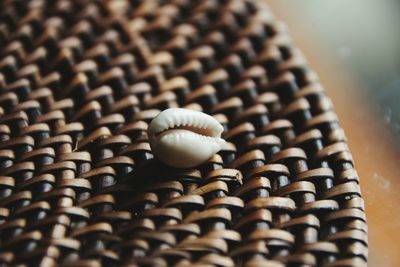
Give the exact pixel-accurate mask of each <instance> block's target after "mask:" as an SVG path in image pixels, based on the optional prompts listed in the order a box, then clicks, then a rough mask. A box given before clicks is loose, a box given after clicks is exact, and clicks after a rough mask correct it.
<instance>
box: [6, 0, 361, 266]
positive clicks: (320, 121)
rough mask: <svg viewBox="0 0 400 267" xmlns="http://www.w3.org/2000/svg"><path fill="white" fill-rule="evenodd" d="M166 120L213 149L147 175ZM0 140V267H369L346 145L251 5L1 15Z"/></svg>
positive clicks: (26, 6) (154, 167)
mask: <svg viewBox="0 0 400 267" xmlns="http://www.w3.org/2000/svg"><path fill="white" fill-rule="evenodd" d="M321 60H324V59H321ZM171 107H184V108H188V109H193V110H199V111H202V112H205V113H208V114H210V115H212V116H213V117H214V118H215V119H217V120H218V121H219V122H220V123H221V124H222V125H223V126H224V128H225V132H224V134H223V137H224V139H225V140H226V141H227V142H228V143H227V146H226V148H224V149H223V150H221V151H220V152H219V153H217V154H216V155H214V156H213V157H211V158H210V159H209V160H208V161H207V162H206V163H204V164H202V165H201V166H198V167H196V168H191V169H174V168H171V167H168V166H165V165H163V164H162V163H160V162H159V161H158V160H157V159H156V158H155V157H154V155H153V153H152V150H151V148H150V145H149V143H148V136H147V127H148V125H149V123H150V121H151V120H152V119H153V118H154V117H155V116H156V115H157V114H158V113H160V112H161V111H162V110H164V109H167V108H171ZM0 140H1V142H0V265H1V266H16V265H18V266H36V265H38V266H56V265H59V266H101V265H104V266H120V265H122V266H226V267H229V266H248V267H250V266H283V265H288V266H321V265H324V266H352V265H357V266H359V265H366V261H367V225H366V220H365V214H364V204H363V199H362V198H361V195H360V187H359V178H358V176H357V172H356V171H355V169H354V163H353V159H352V156H351V153H350V151H349V148H348V146H347V144H346V137H345V135H344V133H343V130H342V129H341V128H340V125H339V122H338V118H337V117H336V115H335V113H334V111H333V109H332V104H331V102H330V100H329V98H328V97H327V96H326V93H325V91H324V89H323V87H322V86H321V85H320V83H319V80H318V76H317V75H316V74H315V73H314V72H313V71H312V70H310V68H309V67H308V66H307V61H306V60H305V58H304V56H303V55H302V53H301V51H299V50H298V49H297V48H296V47H295V46H294V45H293V42H292V40H291V39H290V36H289V34H288V31H287V29H286V27H285V25H284V24H283V23H282V22H280V21H278V20H276V19H275V18H274V17H273V16H272V14H271V12H270V10H269V9H268V7H267V6H266V5H265V4H263V3H262V2H261V1H259V2H253V1H245V0H236V1H229V0H207V1H191V0H171V1H153V0H152V1H147V0H146V1H145V0H131V1H125V0H120V1H118V0H114V1H102V0H98V1H87V0H84V1H73V0H57V1H41V0H32V1H2V2H1V4H0Z"/></svg>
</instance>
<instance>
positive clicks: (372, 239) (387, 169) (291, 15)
mask: <svg viewBox="0 0 400 267" xmlns="http://www.w3.org/2000/svg"><path fill="white" fill-rule="evenodd" d="M265 1H266V2H267V3H268V4H269V6H270V7H271V9H272V12H273V13H274V14H275V16H276V17H277V18H278V19H280V20H282V21H283V22H285V23H286V25H287V26H288V28H289V31H290V33H291V37H292V38H293V39H294V42H295V43H296V44H297V46H298V47H299V48H300V49H301V50H302V52H303V53H304V55H305V57H306V58H307V59H308V61H309V63H310V66H311V68H312V69H313V70H314V71H315V72H316V73H317V74H318V75H319V77H320V80H321V83H322V85H323V86H324V87H325V88H326V90H327V91H328V95H329V96H330V97H331V98H332V102H333V104H334V106H335V110H336V112H337V114H338V116H339V119H340V122H341V125H342V127H343V128H344V130H345V132H346V135H347V137H348V139H349V145H350V149H351V151H352V153H353V156H354V160H355V163H356V168H357V170H358V173H359V176H360V179H361V189H362V193H363V197H364V200H365V207H366V212H367V219H368V226H369V266H400V231H399V230H400V175H399V171H398V166H400V31H399V26H400V1H398V0H384V1H376V0H352V1H346V0H336V1H321V0H318V1H317V0H298V1H290V0H269V1H268V0H265Z"/></svg>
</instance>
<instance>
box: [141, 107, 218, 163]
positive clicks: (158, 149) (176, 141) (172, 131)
mask: <svg viewBox="0 0 400 267" xmlns="http://www.w3.org/2000/svg"><path fill="white" fill-rule="evenodd" d="M222 132H223V127H222V125H221V124H220V123H219V122H218V121H217V120H216V119H214V118H213V117H211V116H210V115H207V114H205V113H202V112H199V111H194V110H189V109H182V108H170V109H167V110H164V111H163V112H161V113H160V114H159V115H158V116H156V117H155V118H154V119H153V120H152V121H151V123H150V125H149V128H148V134H149V140H150V146H151V148H152V150H153V153H154V155H155V156H156V157H157V158H159V159H160V160H161V161H163V162H164V163H166V164H168V165H170V166H173V167H177V168H190V167H194V166H197V165H199V164H202V163H204V162H205V161H207V160H208V159H209V158H210V157H211V156H213V155H214V154H215V153H217V152H218V151H219V150H221V149H222V148H223V147H224V146H225V141H224V140H223V139H221V134H222Z"/></svg>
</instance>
